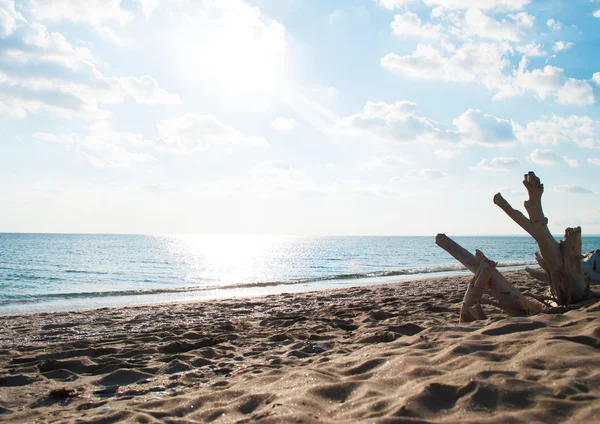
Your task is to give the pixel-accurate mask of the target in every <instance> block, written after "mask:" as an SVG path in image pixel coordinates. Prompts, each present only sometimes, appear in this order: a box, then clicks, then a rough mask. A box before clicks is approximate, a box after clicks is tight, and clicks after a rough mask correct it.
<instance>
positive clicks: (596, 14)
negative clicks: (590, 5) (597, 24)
mask: <svg viewBox="0 0 600 424" xmlns="http://www.w3.org/2000/svg"><path fill="white" fill-rule="evenodd" d="M593 16H594V18H598V19H600V9H598V10H596V11H595V12H594V13H593Z"/></svg>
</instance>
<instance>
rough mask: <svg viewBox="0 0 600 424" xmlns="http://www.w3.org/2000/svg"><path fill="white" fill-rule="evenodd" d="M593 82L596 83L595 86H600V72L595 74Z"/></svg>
mask: <svg viewBox="0 0 600 424" xmlns="http://www.w3.org/2000/svg"><path fill="white" fill-rule="evenodd" d="M592 81H594V84H596V85H598V86H600V72H595V73H594V75H592Z"/></svg>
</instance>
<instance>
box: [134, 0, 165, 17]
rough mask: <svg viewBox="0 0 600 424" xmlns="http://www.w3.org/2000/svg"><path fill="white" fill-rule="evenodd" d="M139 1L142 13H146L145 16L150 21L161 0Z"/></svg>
mask: <svg viewBox="0 0 600 424" xmlns="http://www.w3.org/2000/svg"><path fill="white" fill-rule="evenodd" d="M137 1H138V2H139V3H140V6H141V8H142V13H143V14H144V18H146V20H147V21H149V20H150V18H151V17H152V14H153V13H154V11H155V10H156V8H157V7H158V4H159V3H160V0H137Z"/></svg>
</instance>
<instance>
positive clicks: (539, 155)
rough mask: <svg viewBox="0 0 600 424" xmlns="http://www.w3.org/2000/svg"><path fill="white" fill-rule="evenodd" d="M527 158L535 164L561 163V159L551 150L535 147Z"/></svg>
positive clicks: (550, 164)
mask: <svg viewBox="0 0 600 424" xmlns="http://www.w3.org/2000/svg"><path fill="white" fill-rule="evenodd" d="M528 159H529V160H530V161H531V162H533V163H534V164H536V165H541V166H554V165H558V164H560V163H561V159H560V158H559V157H558V156H556V155H555V154H554V153H553V152H552V151H551V150H542V149H535V150H534V151H533V152H531V154H530V155H529V157H528Z"/></svg>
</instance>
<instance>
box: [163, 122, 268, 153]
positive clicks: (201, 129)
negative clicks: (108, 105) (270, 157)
mask: <svg viewBox="0 0 600 424" xmlns="http://www.w3.org/2000/svg"><path fill="white" fill-rule="evenodd" d="M232 145H251V146H259V147H266V146H268V143H267V141H266V140H265V139H263V138H261V137H254V136H247V135H244V134H242V133H241V132H239V131H237V130H235V129H233V128H231V127H229V126H227V125H225V124H223V123H221V121H219V120H218V119H216V118H215V117H213V116H209V115H193V114H187V115H184V116H181V117H177V118H171V119H166V120H163V121H161V122H159V124H158V143H157V146H158V147H159V148H160V149H162V150H165V151H169V152H172V153H186V152H191V151H196V150H205V149H209V148H211V147H213V146H232Z"/></svg>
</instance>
